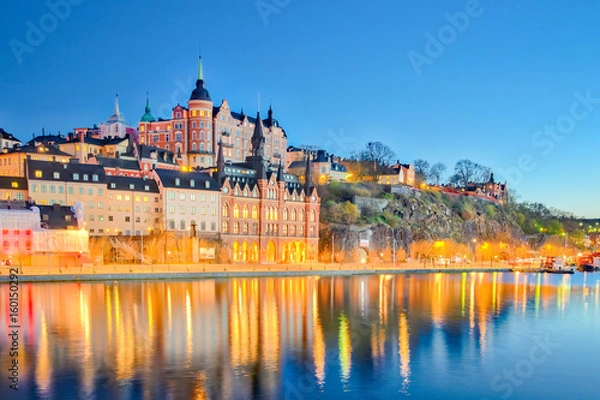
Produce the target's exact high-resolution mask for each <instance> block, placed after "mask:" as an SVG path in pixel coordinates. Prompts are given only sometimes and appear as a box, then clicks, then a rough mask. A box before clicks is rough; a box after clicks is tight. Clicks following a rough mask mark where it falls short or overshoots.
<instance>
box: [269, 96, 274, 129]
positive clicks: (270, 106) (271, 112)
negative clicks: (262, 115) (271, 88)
mask: <svg viewBox="0 0 600 400" xmlns="http://www.w3.org/2000/svg"><path fill="white" fill-rule="evenodd" d="M273 122H274V120H273V107H272V105H271V101H270V99H269V112H268V114H267V126H268V127H269V128H270V127H272V126H273Z"/></svg>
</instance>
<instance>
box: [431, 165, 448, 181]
mask: <svg viewBox="0 0 600 400" xmlns="http://www.w3.org/2000/svg"><path fill="white" fill-rule="evenodd" d="M445 172H446V166H445V165H444V164H442V163H435V164H433V165H432V166H431V169H430V170H429V179H431V180H432V181H433V182H434V183H435V184H436V185H439V184H440V181H441V180H442V177H443V176H444V173H445Z"/></svg>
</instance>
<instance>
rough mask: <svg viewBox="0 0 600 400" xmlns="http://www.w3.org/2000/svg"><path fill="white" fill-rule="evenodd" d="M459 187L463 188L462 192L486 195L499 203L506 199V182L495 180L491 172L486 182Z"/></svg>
mask: <svg viewBox="0 0 600 400" xmlns="http://www.w3.org/2000/svg"><path fill="white" fill-rule="evenodd" d="M459 189H464V190H463V192H467V193H474V194H476V195H478V196H488V197H491V198H493V199H495V200H497V201H499V202H501V203H504V202H506V200H507V199H508V186H507V183H506V182H504V183H500V182H496V181H495V180H494V174H493V173H492V174H491V175H490V179H489V180H488V181H487V182H483V183H469V184H468V185H467V186H466V187H464V188H459Z"/></svg>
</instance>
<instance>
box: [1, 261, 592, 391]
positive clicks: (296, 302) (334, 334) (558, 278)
mask: <svg viewBox="0 0 600 400" xmlns="http://www.w3.org/2000/svg"><path fill="white" fill-rule="evenodd" d="M19 295H20V318H21V324H22V327H21V330H20V336H19V352H20V354H19V359H18V360H19V366H20V369H19V379H20V381H19V389H20V390H19V392H18V395H16V393H15V392H14V391H12V390H10V389H9V388H8V380H7V376H8V371H7V368H8V367H9V366H10V363H11V360H12V358H11V357H10V356H9V354H8V348H9V347H10V342H9V338H8V332H7V324H8V316H7V314H8V305H6V303H7V299H8V285H2V286H1V287H0V302H1V304H2V307H0V318H1V320H2V321H3V323H2V326H1V327H0V349H1V351H0V366H1V370H2V372H1V373H0V376H1V378H2V381H1V385H0V399H12V398H23V399H28V398H35V399H46V398H47V399H61V400H62V399H87V398H89V399H187V398H193V399H205V398H206V399H219V398H224V399H250V398H260V399H271V398H273V399H279V398H283V399H300V398H324V399H325V398H350V399H362V400H365V399H391V398H394V399H396V398H411V399H432V398H445V399H459V398H460V399H507V398H511V399H531V398H545V399H559V398H595V391H596V389H597V379H596V376H597V375H598V360H599V359H600V358H599V355H600V351H599V350H598V344H597V342H596V340H598V339H599V338H600V336H599V335H600V322H599V321H600V319H599V318H598V317H599V314H600V303H599V300H600V274H589V273H588V274H575V275H549V274H544V275H541V274H515V273H464V274H415V275H371V276H367V275H364V276H353V277H341V276H340V277H320V278H319V277H294V278H257V279H217V280H212V279H209V280H199V281H190V282H181V281H168V282H105V283H83V284H77V283H56V284H54V283H52V284H50V283H49V284H39V283H37V284H25V283H23V284H22V285H21V287H20V289H19Z"/></svg>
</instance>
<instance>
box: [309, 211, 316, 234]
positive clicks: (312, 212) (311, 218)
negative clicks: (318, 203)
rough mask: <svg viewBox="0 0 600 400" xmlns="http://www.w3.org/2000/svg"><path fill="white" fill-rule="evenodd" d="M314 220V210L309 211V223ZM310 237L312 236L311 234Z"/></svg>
mask: <svg viewBox="0 0 600 400" xmlns="http://www.w3.org/2000/svg"><path fill="white" fill-rule="evenodd" d="M315 219H316V214H315V210H310V222H315ZM311 236H312V234H311Z"/></svg>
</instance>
